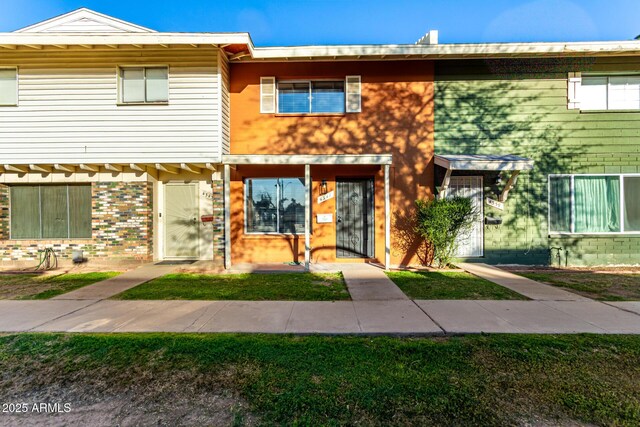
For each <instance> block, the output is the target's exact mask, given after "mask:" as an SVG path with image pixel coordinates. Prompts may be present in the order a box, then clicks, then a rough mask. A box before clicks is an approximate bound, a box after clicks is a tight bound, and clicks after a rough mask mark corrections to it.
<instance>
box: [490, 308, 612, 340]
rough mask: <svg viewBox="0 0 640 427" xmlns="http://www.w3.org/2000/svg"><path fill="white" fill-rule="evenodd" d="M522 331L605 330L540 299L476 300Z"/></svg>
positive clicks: (545, 332) (562, 332) (592, 331)
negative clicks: (550, 305)
mask: <svg viewBox="0 0 640 427" xmlns="http://www.w3.org/2000/svg"><path fill="white" fill-rule="evenodd" d="M478 304H479V305H480V306H482V307H483V308H486V309H487V310H489V311H490V312H491V313H493V314H495V315H496V316H498V317H500V318H501V319H504V320H505V321H507V322H508V323H510V324H512V325H514V326H515V327H516V328H518V329H521V330H522V331H523V332H528V333H540V334H572V333H588V332H591V333H604V332H605V330H604V329H602V328H598V327H596V326H594V325H592V324H591V323H588V322H586V321H584V320H581V319H578V318H576V317H573V316H571V315H569V314H567V313H565V312H562V311H559V310H556V309H554V308H551V307H549V306H547V305H545V304H544V303H543V302H541V301H486V300H482V301H478Z"/></svg>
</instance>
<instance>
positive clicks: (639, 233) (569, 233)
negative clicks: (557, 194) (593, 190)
mask: <svg viewBox="0 0 640 427" xmlns="http://www.w3.org/2000/svg"><path fill="white" fill-rule="evenodd" d="M577 176H593V177H604V176H615V177H618V179H619V185H620V207H619V211H620V231H598V232H576V231H575V215H574V213H573V209H574V206H575V187H574V180H575V177H577ZM563 177H565V178H566V177H569V178H571V205H570V206H571V211H570V214H571V231H551V178H563ZM625 177H640V173H573V174H572V173H560V174H549V175H547V232H548V234H549V235H550V236H563V235H565V236H606V235H613V236H620V235H626V236H634V235H635V236H640V231H625V230H624V178H625Z"/></svg>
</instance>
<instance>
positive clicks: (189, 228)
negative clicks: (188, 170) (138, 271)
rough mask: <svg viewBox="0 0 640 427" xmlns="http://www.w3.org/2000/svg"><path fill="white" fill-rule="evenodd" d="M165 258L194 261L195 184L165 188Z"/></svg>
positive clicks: (196, 232) (197, 230)
mask: <svg viewBox="0 0 640 427" xmlns="http://www.w3.org/2000/svg"><path fill="white" fill-rule="evenodd" d="M164 188H165V192H164V197H165V199H164V200H165V203H164V212H165V245H164V247H165V258H198V255H199V244H200V242H199V238H200V226H199V212H198V198H197V195H198V192H197V191H198V186H197V184H177V183H176V184H173V183H169V184H167V185H165V187H164Z"/></svg>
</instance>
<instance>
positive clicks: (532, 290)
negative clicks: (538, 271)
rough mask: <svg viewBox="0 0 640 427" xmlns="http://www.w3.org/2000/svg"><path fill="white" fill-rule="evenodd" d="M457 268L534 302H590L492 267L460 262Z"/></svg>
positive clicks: (553, 287)
mask: <svg viewBox="0 0 640 427" xmlns="http://www.w3.org/2000/svg"><path fill="white" fill-rule="evenodd" d="M457 266H458V267H460V268H462V269H463V270H465V271H467V272H469V273H471V274H473V275H476V276H478V277H481V278H483V279H485V280H488V281H490V282H493V283H497V284H498V285H500V286H504V287H505V288H508V289H511V290H512V291H514V292H517V293H519V294H521V295H524V296H525V297H527V298H531V299H532V300H535V301H591V300H590V299H589V298H586V297H583V296H581V295H576V294H574V293H571V292H568V291H565V290H563V289H560V288H557V287H555V286H550V285H545V284H544V283H540V282H536V281H535V280H531V279H527V278H526V277H522V276H519V275H517V274H513V273H510V272H508V271H505V270H502V269H500V268H497V267H494V266H492V265H487V264H482V263H469V262H461V263H458V264H457Z"/></svg>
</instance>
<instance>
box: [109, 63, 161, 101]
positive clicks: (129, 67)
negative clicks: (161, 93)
mask: <svg viewBox="0 0 640 427" xmlns="http://www.w3.org/2000/svg"><path fill="white" fill-rule="evenodd" d="M148 68H165V69H166V70H167V100H166V101H146V99H147V69H148ZM132 69H142V70H143V71H144V98H145V101H135V102H125V101H124V97H123V92H122V91H123V89H124V85H123V84H122V80H123V78H122V72H123V71H124V70H132ZM116 73H117V76H116V77H117V79H118V85H117V86H118V87H117V89H118V105H168V104H169V96H170V93H171V90H170V85H169V83H170V82H169V80H170V76H171V68H170V67H169V66H168V65H162V64H154V65H138V64H134V65H118V67H117V70H116Z"/></svg>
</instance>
